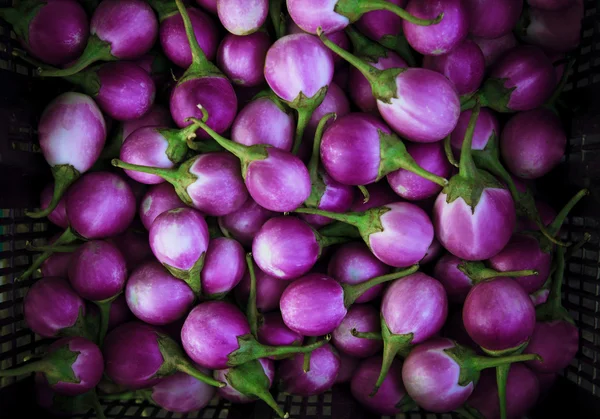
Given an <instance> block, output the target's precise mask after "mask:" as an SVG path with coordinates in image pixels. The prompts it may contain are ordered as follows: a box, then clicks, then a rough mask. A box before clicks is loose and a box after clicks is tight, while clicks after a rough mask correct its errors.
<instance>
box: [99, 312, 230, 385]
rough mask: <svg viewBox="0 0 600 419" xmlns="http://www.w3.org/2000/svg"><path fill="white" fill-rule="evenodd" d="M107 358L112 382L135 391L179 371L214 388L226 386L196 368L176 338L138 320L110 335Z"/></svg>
mask: <svg viewBox="0 0 600 419" xmlns="http://www.w3.org/2000/svg"><path fill="white" fill-rule="evenodd" d="M104 359H105V361H106V364H105V365H106V374H107V375H108V376H109V377H110V379H111V380H113V381H114V382H115V384H118V385H122V386H125V387H127V388H130V389H132V390H136V389H140V388H145V387H151V386H154V385H156V384H158V383H159V382H160V381H161V379H162V378H164V377H168V376H171V375H173V374H176V373H177V372H183V373H186V374H188V375H191V376H192V377H194V378H196V379H198V380H200V381H202V382H204V383H206V384H209V385H211V386H214V387H223V386H224V384H223V383H221V382H220V381H217V380H215V379H213V378H212V377H211V376H209V375H207V374H205V373H203V372H201V371H200V370H199V369H198V368H196V367H195V366H194V365H193V363H192V362H191V361H190V360H189V359H188V358H187V357H186V356H185V355H184V353H183V351H182V350H181V348H180V347H179V345H178V344H177V343H176V342H175V341H174V340H173V339H171V338H170V337H168V336H167V335H164V334H162V333H161V332H159V331H158V329H156V328H155V327H153V326H150V325H147V324H144V323H141V322H138V321H134V322H129V323H125V324H123V325H121V326H119V327H117V328H116V329H114V330H112V331H111V332H110V333H109V334H108V335H107V336H106V340H105V342H104Z"/></svg>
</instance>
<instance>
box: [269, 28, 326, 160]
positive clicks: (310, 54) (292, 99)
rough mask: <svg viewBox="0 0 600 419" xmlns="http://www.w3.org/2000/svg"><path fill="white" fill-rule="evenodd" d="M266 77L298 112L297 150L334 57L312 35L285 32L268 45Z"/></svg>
mask: <svg viewBox="0 0 600 419" xmlns="http://www.w3.org/2000/svg"><path fill="white" fill-rule="evenodd" d="M298 57H300V59H298ZM265 78H266V80H267V83H268V84H269V87H271V89H272V90H273V92H275V94H276V95H277V96H279V97H280V98H281V99H282V100H283V101H284V102H285V103H286V104H287V105H288V106H290V107H291V108H293V109H295V110H296V111H297V112H298V125H297V128H296V134H295V139H294V146H293V148H292V152H293V153H294V154H297V153H298V150H299V149H300V144H301V142H302V137H303V135H304V130H305V129H306V125H307V124H308V122H309V121H310V118H311V116H312V114H313V112H314V111H315V109H316V108H317V107H318V106H319V105H320V104H321V103H322V102H323V100H324V98H325V95H326V93H327V88H328V86H329V84H330V83H331V80H332V78H333V57H332V55H331V54H330V53H329V52H328V51H327V49H326V48H324V47H323V45H321V43H320V42H319V40H318V39H316V38H315V37H314V36H311V35H309V34H295V35H287V36H284V37H283V38H281V39H279V40H277V41H276V42H275V43H274V44H273V45H272V46H271V48H269V51H268V52H267V57H266V60H265Z"/></svg>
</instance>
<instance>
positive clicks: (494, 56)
mask: <svg viewBox="0 0 600 419" xmlns="http://www.w3.org/2000/svg"><path fill="white" fill-rule="evenodd" d="M472 40H473V42H475V43H476V44H477V46H479V49H481V52H482V53H483V57H484V58H485V67H486V68H491V67H492V66H493V65H494V64H495V63H496V61H498V59H499V58H500V57H502V56H503V55H504V54H505V53H506V52H507V51H510V50H511V49H513V48H514V47H516V46H517V45H518V42H517V38H516V37H515V35H514V34H513V33H512V32H509V33H507V34H506V35H503V36H501V37H499V38H493V39H490V38H479V37H472Z"/></svg>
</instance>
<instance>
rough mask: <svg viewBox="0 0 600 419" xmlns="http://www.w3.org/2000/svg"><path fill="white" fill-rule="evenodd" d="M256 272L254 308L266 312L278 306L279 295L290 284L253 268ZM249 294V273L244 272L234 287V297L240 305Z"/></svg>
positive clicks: (243, 303)
mask: <svg viewBox="0 0 600 419" xmlns="http://www.w3.org/2000/svg"><path fill="white" fill-rule="evenodd" d="M254 271H255V273H256V309H257V310H258V311H259V312H261V313H267V312H269V311H273V310H276V309H278V308H279V300H281V295H282V294H283V292H284V291H285V289H286V288H287V286H288V285H289V284H290V283H289V282H287V281H282V280H281V279H278V278H275V277H273V276H271V275H269V274H266V273H264V272H263V271H262V270H261V269H259V268H255V269H254ZM249 295H250V275H249V274H248V273H246V274H245V275H244V277H243V278H242V281H241V282H240V283H239V284H238V286H237V287H236V288H235V298H236V300H237V301H238V303H239V304H240V305H242V306H243V305H245V304H246V302H247V301H248V297H249Z"/></svg>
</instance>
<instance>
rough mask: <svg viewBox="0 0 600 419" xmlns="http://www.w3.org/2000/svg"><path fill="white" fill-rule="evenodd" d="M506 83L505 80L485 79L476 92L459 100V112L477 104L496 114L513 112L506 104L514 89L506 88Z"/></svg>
mask: <svg viewBox="0 0 600 419" xmlns="http://www.w3.org/2000/svg"><path fill="white" fill-rule="evenodd" d="M506 81H507V79H496V78H490V79H487V80H486V81H485V82H484V83H483V86H482V87H481V89H479V90H478V91H477V92H475V93H474V94H472V95H469V96H467V97H463V98H461V108H460V109H461V111H465V110H467V109H472V108H473V107H474V106H475V105H476V103H479V104H480V105H481V106H487V107H489V108H491V109H493V110H495V111H496V112H502V113H510V112H514V110H513V109H511V108H509V107H508V103H509V102H510V97H511V95H512V92H513V91H514V90H515V89H516V87H511V88H508V87H506V86H505V83H506Z"/></svg>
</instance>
